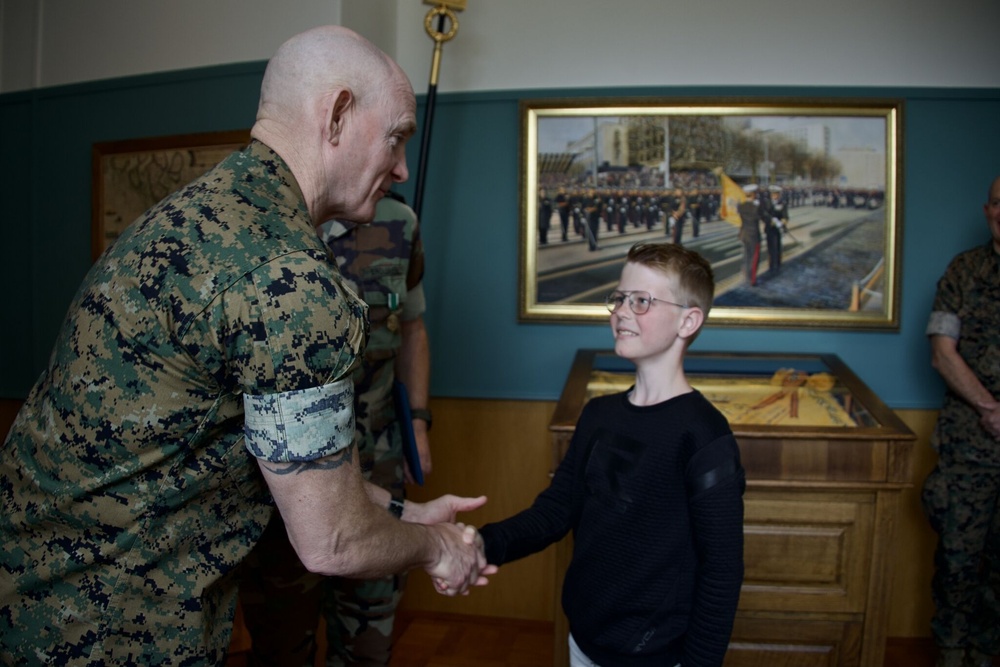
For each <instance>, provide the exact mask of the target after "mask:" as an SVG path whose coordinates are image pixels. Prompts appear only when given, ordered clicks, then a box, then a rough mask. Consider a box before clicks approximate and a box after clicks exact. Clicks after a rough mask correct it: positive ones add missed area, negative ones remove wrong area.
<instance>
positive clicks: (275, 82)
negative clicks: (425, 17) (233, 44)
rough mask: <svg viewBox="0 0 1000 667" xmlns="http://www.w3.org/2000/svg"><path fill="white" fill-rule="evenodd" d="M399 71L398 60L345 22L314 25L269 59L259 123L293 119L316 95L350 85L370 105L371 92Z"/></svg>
mask: <svg viewBox="0 0 1000 667" xmlns="http://www.w3.org/2000/svg"><path fill="white" fill-rule="evenodd" d="M401 74H402V72H401V70H400V69H399V66H398V65H396V63H394V62H393V61H392V60H391V59H390V58H389V57H388V56H387V55H385V54H384V53H383V52H382V51H381V50H379V49H378V47H376V46H375V45H374V44H372V43H371V42H369V41H368V40H367V39H365V38H364V37H362V36H360V35H358V34H357V33H355V32H353V31H351V30H348V29H347V28H343V27H341V26H321V27H318V28H313V29H311V30H307V31H306V32H303V33H300V34H298V35H296V36H294V37H292V38H291V39H289V40H288V41H287V42H285V43H284V44H282V45H281V46H280V47H279V48H278V51H277V52H276V53H275V54H274V57H273V58H271V60H270V61H269V62H268V64H267V69H266V70H265V71H264V80H263V82H262V83H261V89H260V104H259V106H258V108H257V121H258V122H259V121H261V120H265V121H266V120H271V121H276V122H278V123H282V124H284V123H285V122H290V121H292V120H295V119H297V118H298V117H299V116H300V114H303V113H308V111H307V109H308V108H309V107H310V105H312V104H313V103H314V101H315V99H316V98H317V97H318V96H322V95H324V94H327V93H329V92H330V91H331V90H334V89H337V88H348V89H350V90H351V91H353V93H354V97H355V102H356V103H357V104H359V105H362V106H366V105H367V104H369V103H371V101H372V100H370V99H367V98H368V97H369V96H371V95H378V94H380V93H381V92H382V91H383V90H384V87H385V86H384V84H389V85H392V83H391V82H392V80H393V78H394V77H396V78H398V77H399V75H401ZM402 78H403V80H404V81H405V76H403V77H402ZM407 85H409V83H408V82H407Z"/></svg>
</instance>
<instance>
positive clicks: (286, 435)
mask: <svg viewBox="0 0 1000 667" xmlns="http://www.w3.org/2000/svg"><path fill="white" fill-rule="evenodd" d="M243 411H244V426H243V433H244V435H245V436H246V448H247V450H248V451H249V452H250V453H251V454H253V455H254V456H256V457H257V458H259V459H264V460H265V461H273V462H282V463H287V462H289V461H312V460H314V459H318V458H322V457H324V456H329V455H330V454H334V453H336V452H338V451H340V450H342V449H344V448H345V447H348V446H349V445H350V444H351V442H352V441H353V439H354V384H353V382H352V381H351V378H350V377H347V378H344V379H341V380H338V381H336V382H331V383H330V384H326V385H323V386H322V387H310V388H309V389H299V390H296V391H288V392H283V393H278V394H264V395H261V396H253V395H250V394H244V395H243Z"/></svg>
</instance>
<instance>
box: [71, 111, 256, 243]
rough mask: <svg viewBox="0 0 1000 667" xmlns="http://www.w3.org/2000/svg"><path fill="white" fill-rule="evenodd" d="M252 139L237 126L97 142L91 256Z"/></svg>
mask: <svg viewBox="0 0 1000 667" xmlns="http://www.w3.org/2000/svg"><path fill="white" fill-rule="evenodd" d="M249 141H250V131H249V130H233V131H228V132H209V133H204V134H183V135H174V136H165V137H152V138H146V139H127V140H124V141H111V142H104V143H96V144H94V146H93V151H92V168H91V171H92V187H93V192H92V197H91V211H92V215H91V256H92V259H93V260H96V259H97V258H98V257H100V255H101V253H102V252H104V250H105V249H106V248H107V247H108V246H110V245H111V244H112V243H114V241H115V239H117V238H118V237H119V236H120V235H121V233H122V232H123V231H124V230H125V228H126V227H127V226H128V225H130V224H132V222H133V221H134V220H135V219H136V218H138V217H139V216H140V215H142V214H143V213H145V212H146V210H147V209H149V208H150V207H151V206H153V204H156V203H157V202H159V201H160V200H161V199H163V198H164V197H166V196H167V195H169V194H171V193H172V192H174V191H175V190H177V189H178V188H180V187H182V186H184V185H187V184H188V183H189V182H191V181H193V180H194V179H195V178H197V177H198V176H201V175H202V174H204V173H205V172H206V171H208V170H209V169H211V168H212V167H214V166H215V165H217V164H218V163H219V162H221V161H222V159H223V158H224V157H226V156H227V155H229V154H230V153H231V152H233V151H234V150H237V149H239V148H242V147H243V146H246V145H247V143H249Z"/></svg>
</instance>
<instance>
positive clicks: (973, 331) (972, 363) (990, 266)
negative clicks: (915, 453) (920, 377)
mask: <svg viewBox="0 0 1000 667" xmlns="http://www.w3.org/2000/svg"><path fill="white" fill-rule="evenodd" d="M927 335H928V336H931V335H944V336H950V337H951V338H954V339H955V340H957V341H958V353H959V355H961V357H962V359H964V360H965V363H966V364H968V366H969V368H970V369H971V370H972V372H973V373H975V375H976V377H977V378H979V381H980V382H981V383H982V385H983V387H985V388H986V390H987V391H988V392H990V394H992V395H993V396H998V395H1000V255H998V254H997V252H996V250H994V249H993V244H992V243H988V244H986V245H983V246H979V247H978V248H973V249H971V250H967V251H965V252H963V253H960V254H958V255H957V256H956V257H955V258H954V259H953V260H952V261H951V263H950V264H949V265H948V268H947V270H946V271H945V273H944V275H943V276H942V277H941V279H940V280H939V281H938V286H937V293H936V294H935V297H934V306H933V308H932V312H931V316H930V319H929V321H928V324H927ZM933 445H934V447H935V449H937V450H938V451H939V452H944V451H947V453H948V455H949V457H950V458H951V459H953V460H954V461H956V462H960V463H978V464H985V465H989V466H1000V448H998V447H997V445H996V441H995V440H994V439H993V438H992V437H991V436H990V435H989V434H988V433H987V432H986V430H985V429H983V427H982V426H981V425H980V423H979V413H978V412H977V411H976V410H975V408H973V407H972V406H971V405H969V404H968V403H966V402H965V401H964V400H962V399H961V398H960V397H959V396H958V395H957V394H956V393H955V392H953V391H951V390H950V389H949V390H948V391H947V392H946V393H945V398H944V405H943V406H942V408H941V414H940V416H939V417H938V423H937V428H936V430H935V433H934V439H933Z"/></svg>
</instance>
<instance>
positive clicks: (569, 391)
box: [550, 350, 915, 667]
mask: <svg viewBox="0 0 1000 667" xmlns="http://www.w3.org/2000/svg"><path fill="white" fill-rule="evenodd" d="M685 369H686V371H687V375H688V378H689V380H690V381H691V384H692V385H693V386H694V387H695V388H696V389H698V390H699V391H702V393H704V394H705V395H706V397H708V398H709V400H712V401H713V403H715V404H716V405H717V406H718V407H719V408H720V410H722V411H723V412H724V413H726V415H727V417H728V418H729V420H730V424H731V426H732V428H733V432H734V433H735V434H736V439H737V441H738V442H739V445H740V455H741V457H742V461H743V466H744V468H745V469H746V472H747V492H746V495H745V496H744V508H745V515H744V538H745V544H744V563H745V576H744V582H743V590H742V593H741V596H740V604H739V609H738V611H737V617H736V622H735V626H734V630H733V635H732V638H731V641H730V647H729V652H728V653H727V655H726V661H725V665H726V667H750V666H758V667H759V666H764V665H766V666H767V667H793V666H796V667H799V666H801V667H813V666H816V667H820V666H822V667H835V666H836V667H871V666H872V665H881V664H882V662H883V658H884V652H885V629H886V620H887V618H886V617H887V609H886V600H887V599H888V592H889V582H890V577H889V576H888V573H887V562H888V561H887V558H886V556H887V553H888V551H889V549H890V548H891V545H892V536H893V529H894V525H895V522H896V517H897V515H898V506H899V494H900V492H901V491H902V489H904V488H906V487H907V486H908V485H909V483H910V452H911V449H912V445H913V440H914V439H915V436H914V434H913V433H912V432H911V431H910V430H909V429H908V428H907V427H906V425H905V424H903V422H902V421H901V420H900V419H899V418H898V417H896V415H895V414H894V413H893V412H892V411H891V410H889V409H888V408H887V407H886V406H885V405H884V404H883V403H882V402H881V401H880V400H879V399H878V397H877V396H876V395H875V394H874V393H872V392H871V390H870V389H868V388H867V387H866V386H865V385H864V384H863V383H862V382H861V381H860V379H858V378H857V376H855V375H854V373H853V372H851V371H850V369H849V368H847V366H845V365H844V364H843V363H842V362H841V361H840V360H839V359H837V358H836V357H834V356H831V355H770V354H721V353H720V354H711V353H702V354H691V355H689V358H688V362H687V363H686V364H685ZM789 371H792V372H793V375H792V376H791V377H793V378H794V382H792V383H790V382H789V381H788V377H789ZM630 373H631V370H630V367H629V365H628V364H625V363H623V362H622V360H620V359H617V358H616V357H614V355H613V354H612V353H611V352H608V351H601V350H580V351H579V352H578V353H577V356H576V359H575V361H574V364H573V367H572V368H571V370H570V373H569V376H568V378H567V381H566V385H565V387H564V390H563V394H562V396H561V397H560V401H559V404H558V406H557V407H556V411H555V414H554V415H553V418H552V422H551V423H550V433H551V436H552V449H553V466H555V465H558V463H559V461H560V460H561V459H562V457H563V455H564V454H565V452H566V449H567V448H568V446H569V443H570V440H571V439H572V435H573V429H574V428H575V423H576V420H577V418H578V417H579V414H580V410H581V409H582V408H583V405H584V403H585V402H586V401H587V400H588V399H589V398H590V397H592V396H594V395H597V394H599V393H608V392H610V391H620V390H622V389H625V388H627V387H628V386H629V385H630V384H631V376H630ZM810 378H812V379H814V380H815V381H811V380H810ZM790 385H792V386H791V387H790ZM793 395H794V396H793ZM571 554H572V540H571V539H570V538H567V539H566V540H564V541H563V542H561V543H560V544H559V545H558V547H557V550H556V567H557V570H558V571H557V573H556V581H557V585H556V595H557V597H556V603H557V604H558V602H559V600H560V596H561V586H562V575H563V572H564V571H565V568H566V566H567V565H568V563H569V558H570V556H571ZM567 633H568V627H567V624H566V621H565V616H563V614H562V612H561V609H560V610H559V611H558V612H557V614H556V639H555V641H556V646H555V655H556V665H557V666H560V667H561V666H564V665H567V664H568V655H567V649H566V636H567Z"/></svg>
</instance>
